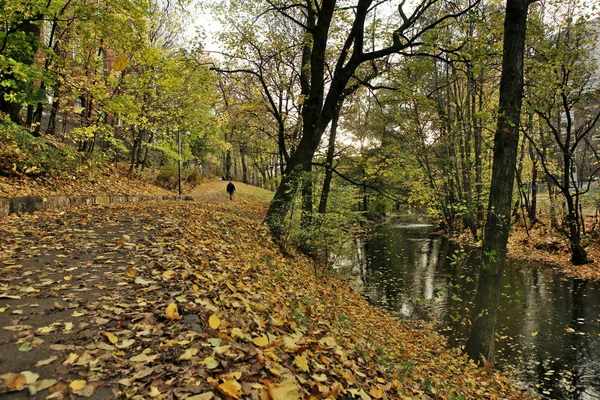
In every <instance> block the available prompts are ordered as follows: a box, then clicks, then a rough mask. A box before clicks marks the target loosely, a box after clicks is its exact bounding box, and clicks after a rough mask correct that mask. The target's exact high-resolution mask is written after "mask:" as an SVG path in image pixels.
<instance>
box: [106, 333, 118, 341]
mask: <svg viewBox="0 0 600 400" xmlns="http://www.w3.org/2000/svg"><path fill="white" fill-rule="evenodd" d="M104 336H106V338H107V339H108V341H109V342H111V343H112V344H116V343H117V342H118V341H119V338H117V337H116V336H115V334H114V333H111V332H104Z"/></svg>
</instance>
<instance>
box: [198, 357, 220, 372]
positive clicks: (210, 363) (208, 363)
mask: <svg viewBox="0 0 600 400" xmlns="http://www.w3.org/2000/svg"><path fill="white" fill-rule="evenodd" d="M200 364H203V365H204V366H205V367H206V368H208V369H215V368H217V367H218V366H219V362H218V361H217V360H215V358H214V357H206V358H205V359H204V360H202V361H200Z"/></svg>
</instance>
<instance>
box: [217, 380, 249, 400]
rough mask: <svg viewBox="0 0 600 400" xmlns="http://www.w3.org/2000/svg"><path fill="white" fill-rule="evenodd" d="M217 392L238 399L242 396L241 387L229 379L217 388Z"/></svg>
mask: <svg viewBox="0 0 600 400" xmlns="http://www.w3.org/2000/svg"><path fill="white" fill-rule="evenodd" d="M217 389H218V390H219V392H221V393H223V394H224V395H227V396H231V397H233V398H234V399H239V398H240V396H241V395H242V393H243V392H242V385H240V383H239V382H238V381H236V380H235V379H229V380H226V381H225V382H223V383H221V384H220V385H218V386H217Z"/></svg>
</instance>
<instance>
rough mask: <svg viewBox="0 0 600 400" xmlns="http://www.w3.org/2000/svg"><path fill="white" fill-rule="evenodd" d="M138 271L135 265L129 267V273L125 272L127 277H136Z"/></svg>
mask: <svg viewBox="0 0 600 400" xmlns="http://www.w3.org/2000/svg"><path fill="white" fill-rule="evenodd" d="M136 273H137V270H136V269H135V268H134V267H131V268H130V269H129V271H127V273H126V274H125V279H133V278H135V274H136Z"/></svg>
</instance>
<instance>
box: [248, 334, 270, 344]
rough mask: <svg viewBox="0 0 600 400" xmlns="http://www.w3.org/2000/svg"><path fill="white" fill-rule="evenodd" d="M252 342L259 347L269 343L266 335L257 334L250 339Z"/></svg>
mask: <svg viewBox="0 0 600 400" xmlns="http://www.w3.org/2000/svg"><path fill="white" fill-rule="evenodd" d="M252 343H254V344H255V345H257V346H259V347H265V346H267V345H268V344H269V338H268V337H266V336H264V335H263V336H258V337H255V338H254V339H252Z"/></svg>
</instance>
